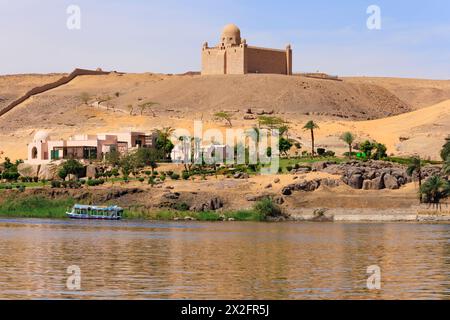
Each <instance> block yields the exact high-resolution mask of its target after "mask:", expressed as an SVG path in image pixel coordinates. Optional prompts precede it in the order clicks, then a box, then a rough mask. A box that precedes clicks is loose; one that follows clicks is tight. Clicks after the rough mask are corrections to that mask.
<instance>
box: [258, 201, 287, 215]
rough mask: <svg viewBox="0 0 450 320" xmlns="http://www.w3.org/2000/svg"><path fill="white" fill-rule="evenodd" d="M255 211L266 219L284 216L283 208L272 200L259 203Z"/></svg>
mask: <svg viewBox="0 0 450 320" xmlns="http://www.w3.org/2000/svg"><path fill="white" fill-rule="evenodd" d="M254 210H255V211H256V212H258V213H260V214H261V215H263V216H264V217H277V216H280V215H281V214H282V212H281V208H280V207H279V206H278V205H277V204H275V203H274V202H273V200H272V199H271V198H265V199H262V200H261V201H258V202H257V203H256V204H255V206H254Z"/></svg>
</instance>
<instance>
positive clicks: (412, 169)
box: [406, 157, 422, 203]
mask: <svg viewBox="0 0 450 320" xmlns="http://www.w3.org/2000/svg"><path fill="white" fill-rule="evenodd" d="M406 173H407V174H408V176H410V177H412V176H413V175H414V173H417V176H418V178H419V190H421V188H422V161H421V160H420V157H413V158H411V159H410V164H409V166H408V168H407V169H406ZM419 197H420V199H419V200H420V203H422V194H420V193H419Z"/></svg>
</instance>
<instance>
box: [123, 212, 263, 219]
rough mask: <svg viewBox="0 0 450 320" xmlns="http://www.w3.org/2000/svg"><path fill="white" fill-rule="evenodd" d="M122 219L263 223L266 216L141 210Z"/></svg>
mask: <svg viewBox="0 0 450 320" xmlns="http://www.w3.org/2000/svg"><path fill="white" fill-rule="evenodd" d="M124 217H125V218H126V219H142V220H159V221H173V220H185V218H192V219H195V220H197V221H222V220H223V218H224V217H225V220H228V219H233V220H235V221H265V220H266V216H265V214H263V213H260V212H258V211H256V210H251V209H250V210H238V211H227V212H221V213H218V212H213V211H203V212H190V211H178V210H157V211H147V212H146V211H142V210H137V211H136V210H126V211H125V215H124Z"/></svg>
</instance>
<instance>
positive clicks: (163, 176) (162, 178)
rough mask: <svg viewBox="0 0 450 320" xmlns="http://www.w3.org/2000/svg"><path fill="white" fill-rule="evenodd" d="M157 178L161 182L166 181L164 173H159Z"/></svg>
mask: <svg viewBox="0 0 450 320" xmlns="http://www.w3.org/2000/svg"><path fill="white" fill-rule="evenodd" d="M159 180H161V181H162V182H164V181H166V176H165V175H164V174H162V175H160V176H159Z"/></svg>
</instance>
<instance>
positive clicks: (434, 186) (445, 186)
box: [420, 176, 450, 209]
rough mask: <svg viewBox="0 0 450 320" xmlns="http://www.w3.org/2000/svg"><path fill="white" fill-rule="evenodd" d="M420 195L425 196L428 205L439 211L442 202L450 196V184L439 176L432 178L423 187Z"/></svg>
mask: <svg viewBox="0 0 450 320" xmlns="http://www.w3.org/2000/svg"><path fill="white" fill-rule="evenodd" d="M420 193H421V194H423V195H424V196H425V201H426V203H429V204H433V207H436V209H438V208H439V207H440V201H441V200H442V199H444V198H447V197H448V196H449V195H450V183H449V182H448V181H445V180H444V179H442V178H441V177H439V176H432V177H431V178H429V179H428V180H427V181H426V182H425V183H424V184H423V185H422V188H421V189H420Z"/></svg>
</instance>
